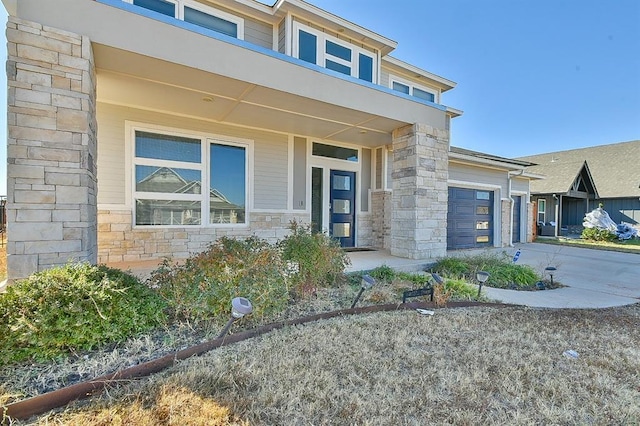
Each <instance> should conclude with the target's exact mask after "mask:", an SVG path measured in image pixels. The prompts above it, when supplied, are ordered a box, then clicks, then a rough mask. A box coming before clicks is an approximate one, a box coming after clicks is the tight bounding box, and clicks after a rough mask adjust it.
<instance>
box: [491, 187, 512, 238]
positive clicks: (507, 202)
mask: <svg viewBox="0 0 640 426" xmlns="http://www.w3.org/2000/svg"><path fill="white" fill-rule="evenodd" d="M501 201H502V202H501V206H502V209H501V212H500V213H501V214H500V236H501V239H502V242H501V246H502V247H508V246H509V245H510V244H511V240H512V239H513V236H512V234H511V199H510V198H503V199H502V200H501ZM494 245H497V244H494Z"/></svg>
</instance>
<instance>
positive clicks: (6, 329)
mask: <svg viewBox="0 0 640 426" xmlns="http://www.w3.org/2000/svg"><path fill="white" fill-rule="evenodd" d="M164 307H165V306H164V303H163V302H162V300H161V299H160V298H159V297H158V296H157V295H156V294H155V293H154V292H153V291H152V290H150V289H149V288H147V287H146V286H144V285H143V284H141V283H140V281H139V280H138V279H137V278H135V277H133V276H131V275H129V274H127V273H124V272H122V271H120V270H117V269H111V268H107V267H106V266H91V265H89V264H88V263H76V264H68V265H66V266H62V267H57V268H53V269H49V270H46V271H43V272H39V273H36V274H34V275H32V276H31V277H29V278H28V279H26V280H22V281H19V282H17V283H15V284H13V285H11V286H9V287H8V288H7V291H6V293H4V294H0V336H2V339H0V364H10V363H14V362H19V361H23V360H27V359H35V360H45V359H52V358H55V357H59V356H62V355H65V354H68V353H70V352H74V351H79V350H88V349H93V348H95V347H98V346H100V345H103V344H107V343H112V342H119V341H122V340H124V339H126V338H128V337H130V336H132V335H134V334H136V333H139V332H143V331H146V330H149V329H151V328H153V327H155V326H157V325H160V324H162V323H164V321H165V314H164Z"/></svg>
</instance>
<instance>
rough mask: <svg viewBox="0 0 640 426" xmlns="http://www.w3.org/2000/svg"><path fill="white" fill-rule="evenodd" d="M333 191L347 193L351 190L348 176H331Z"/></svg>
mask: <svg viewBox="0 0 640 426" xmlns="http://www.w3.org/2000/svg"><path fill="white" fill-rule="evenodd" d="M333 189H338V190H341V191H348V190H350V189H351V177H350V176H340V175H335V176H333Z"/></svg>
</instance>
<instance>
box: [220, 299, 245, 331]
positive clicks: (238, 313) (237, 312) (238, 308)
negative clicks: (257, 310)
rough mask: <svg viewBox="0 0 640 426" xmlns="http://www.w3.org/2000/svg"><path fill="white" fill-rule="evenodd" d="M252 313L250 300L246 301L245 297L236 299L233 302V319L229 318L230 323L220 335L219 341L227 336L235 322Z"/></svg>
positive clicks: (228, 322)
mask: <svg viewBox="0 0 640 426" xmlns="http://www.w3.org/2000/svg"><path fill="white" fill-rule="evenodd" d="M251 312H253V306H251V302H249V299H245V298H244V297H234V298H233V300H231V318H229V321H227V324H226V325H225V326H224V328H223V329H222V331H221V332H220V334H219V335H218V339H221V338H223V337H224V336H226V335H227V333H228V332H229V329H230V328H231V325H232V324H233V322H234V321H235V320H237V319H240V318H242V317H243V316H245V315H249V314H250V313H251Z"/></svg>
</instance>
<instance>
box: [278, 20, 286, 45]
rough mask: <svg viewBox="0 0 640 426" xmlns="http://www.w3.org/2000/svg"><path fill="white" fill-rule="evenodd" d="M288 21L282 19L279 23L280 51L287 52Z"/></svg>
mask: <svg viewBox="0 0 640 426" xmlns="http://www.w3.org/2000/svg"><path fill="white" fill-rule="evenodd" d="M286 25H287V21H286V20H284V19H283V20H282V21H280V24H278V52H280V53H287V46H286V43H287V40H286V37H287V29H286Z"/></svg>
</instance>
